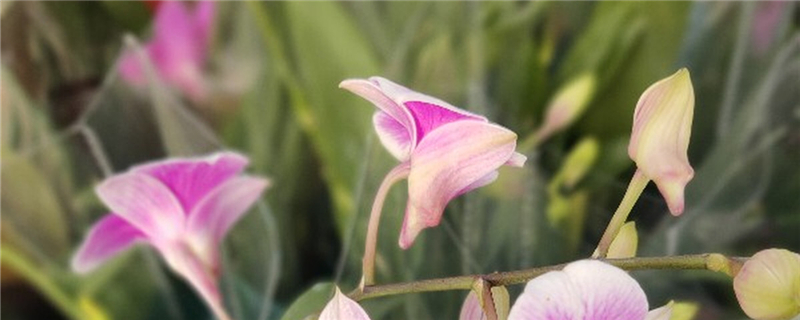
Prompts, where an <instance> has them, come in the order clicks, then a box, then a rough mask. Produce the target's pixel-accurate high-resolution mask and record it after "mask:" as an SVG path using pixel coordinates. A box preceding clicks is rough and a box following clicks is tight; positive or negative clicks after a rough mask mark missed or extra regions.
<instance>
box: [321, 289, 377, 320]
mask: <svg viewBox="0 0 800 320" xmlns="http://www.w3.org/2000/svg"><path fill="white" fill-rule="evenodd" d="M319 320H370V318H369V315H367V312H366V311H364V309H363V308H361V306H360V305H359V304H358V302H355V301H353V299H350V298H348V297H347V296H346V295H344V294H343V293H342V291H340V290H339V287H336V293H334V294H333V299H331V301H328V304H326V305H325V308H324V309H322V313H320V315H319Z"/></svg>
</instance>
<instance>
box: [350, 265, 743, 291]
mask: <svg viewBox="0 0 800 320" xmlns="http://www.w3.org/2000/svg"><path fill="white" fill-rule="evenodd" d="M602 261H605V262H607V263H609V264H611V265H614V266H616V267H618V268H621V269H623V270H628V271H633V270H669V269H672V270H676V269H677V270H709V271H714V272H721V273H724V274H727V275H729V276H731V277H733V276H735V275H736V273H738V271H739V268H740V267H741V264H742V263H743V261H744V258H731V257H726V256H724V255H722V254H718V253H706V254H695V255H683V256H671V257H647V258H626V259H604V260H602ZM566 265H567V264H566V263H563V264H558V265H552V266H546V267H538V268H531V269H525V270H517V271H507V272H495V273H489V274H474V275H465V276H457V277H449V278H438V279H426V280H419V281H412V282H403V283H392V284H384V285H370V286H364V287H363V288H362V287H359V288H356V289H355V290H354V291H353V292H351V293H350V294H348V296H349V297H350V298H351V299H353V300H356V301H361V300H366V299H372V298H378V297H385V296H391V295H398V294H407V293H420V292H434V291H450V290H470V289H471V288H472V286H473V284H474V282H475V281H476V280H479V279H483V280H484V281H486V282H488V283H489V284H490V285H492V286H507V285H514V284H522V283H526V282H528V281H530V280H531V279H533V278H536V277H538V276H540V275H542V274H544V273H547V272H550V271H556V270H561V269H562V268H564V266H566Z"/></svg>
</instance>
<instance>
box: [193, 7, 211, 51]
mask: <svg viewBox="0 0 800 320" xmlns="http://www.w3.org/2000/svg"><path fill="white" fill-rule="evenodd" d="M215 11H216V10H215V7H214V1H209V0H203V1H199V2H197V4H196V5H195V8H194V24H195V30H196V32H197V33H196V34H195V36H196V37H197V39H198V40H200V47H201V48H208V42H209V40H211V27H212V25H213V23H214V14H215Z"/></svg>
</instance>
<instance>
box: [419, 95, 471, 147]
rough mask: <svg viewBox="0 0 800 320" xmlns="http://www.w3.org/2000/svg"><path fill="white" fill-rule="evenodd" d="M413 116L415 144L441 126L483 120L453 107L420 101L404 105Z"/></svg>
mask: <svg viewBox="0 0 800 320" xmlns="http://www.w3.org/2000/svg"><path fill="white" fill-rule="evenodd" d="M404 105H405V106H406V107H407V108H408V110H409V111H411V114H412V115H413V116H414V124H415V125H416V128H417V143H419V142H420V141H422V139H423V138H424V137H425V136H426V135H428V133H430V132H431V131H433V130H434V129H436V128H438V127H441V126H442V125H445V124H448V123H451V122H454V121H459V120H482V121H485V122H486V119H485V118H482V117H478V116H475V115H471V114H468V113H466V111H463V110H459V111H461V112H459V111H456V110H454V109H456V108H455V107H452V108H448V107H444V106H442V105H436V104H431V103H426V102H422V101H408V102H406V103H405V104H404Z"/></svg>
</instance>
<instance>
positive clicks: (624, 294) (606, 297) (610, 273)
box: [508, 260, 647, 320]
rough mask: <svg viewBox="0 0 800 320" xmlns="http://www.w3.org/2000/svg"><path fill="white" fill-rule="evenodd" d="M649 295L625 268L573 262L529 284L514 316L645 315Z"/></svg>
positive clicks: (571, 319) (576, 319)
mask: <svg viewBox="0 0 800 320" xmlns="http://www.w3.org/2000/svg"><path fill="white" fill-rule="evenodd" d="M646 314H647V297H646V296H645V294H644V291H643V290H642V288H641V287H640V286H639V284H638V283H637V282H636V280H634V279H633V278H631V276H629V275H628V274H627V273H626V272H625V271H623V270H621V269H619V268H617V267H614V266H612V265H609V264H607V263H604V262H600V261H596V260H581V261H577V262H573V263H570V264H569V265H567V266H566V267H565V268H564V269H563V270H562V271H552V272H548V273H546V274H544V275H542V276H539V277H537V278H535V279H533V280H531V281H530V282H528V284H527V285H526V286H525V291H524V292H523V293H522V295H520V297H519V298H517V301H516V303H515V304H514V306H513V307H512V308H511V313H510V314H509V317H508V318H509V319H510V320H522V319H543V320H549V319H558V320H602V319H625V320H627V319H644V318H645V316H646Z"/></svg>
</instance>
